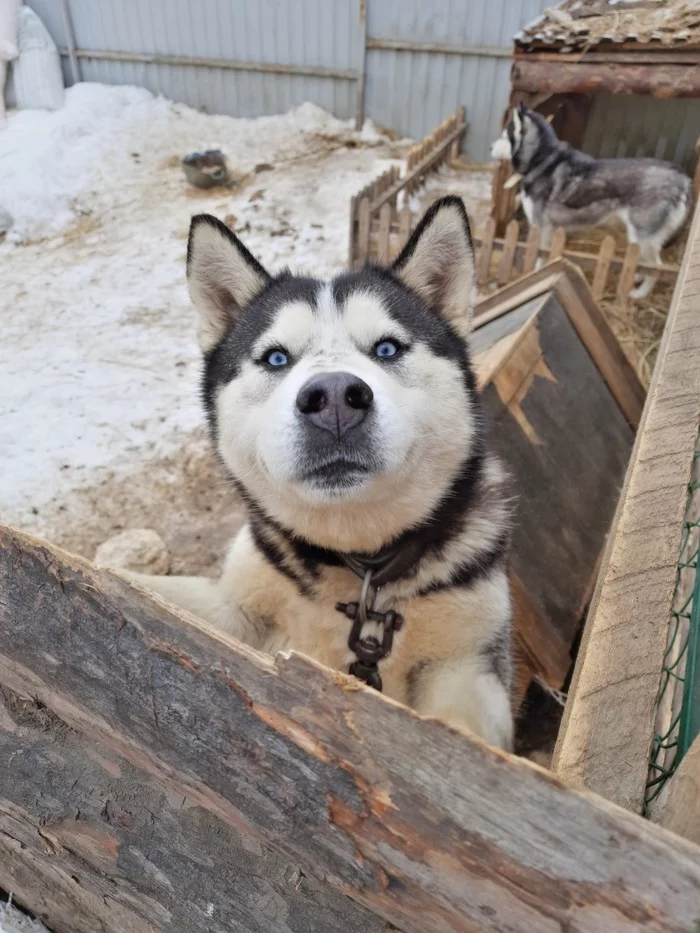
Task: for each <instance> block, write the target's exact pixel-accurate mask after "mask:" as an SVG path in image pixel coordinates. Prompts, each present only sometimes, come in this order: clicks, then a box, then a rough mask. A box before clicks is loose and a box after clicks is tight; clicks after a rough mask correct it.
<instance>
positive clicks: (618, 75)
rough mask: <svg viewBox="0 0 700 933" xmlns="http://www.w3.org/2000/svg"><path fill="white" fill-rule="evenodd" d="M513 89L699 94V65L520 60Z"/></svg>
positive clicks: (525, 90)
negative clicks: (553, 62)
mask: <svg viewBox="0 0 700 933" xmlns="http://www.w3.org/2000/svg"><path fill="white" fill-rule="evenodd" d="M511 81H512V88H513V91H514V92H521V93H523V92H524V93H527V94H535V93H537V94H543V93H544V94H600V93H602V92H607V93H609V94H644V95H647V96H651V97H661V98H670V97H700V69H699V68H698V67H697V65H618V64H616V63H614V62H610V63H607V64H606V63H604V62H600V63H596V64H590V65H587V64H576V63H575V62H562V63H561V64H558V65H553V64H552V63H551V62H548V61H544V62H543V61H529V60H526V59H518V60H517V61H515V62H514V63H513V68H512V71H511Z"/></svg>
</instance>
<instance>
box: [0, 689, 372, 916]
mask: <svg viewBox="0 0 700 933" xmlns="http://www.w3.org/2000/svg"><path fill="white" fill-rule="evenodd" d="M0 761H1V762H2V767H3V770H2V778H1V779H0V887H2V888H4V889H5V890H8V891H12V893H13V895H14V897H15V899H16V900H17V901H18V902H19V903H25V904H28V905H30V906H31V907H32V910H33V911H35V912H36V913H37V914H39V915H40V916H41V917H42V918H43V919H44V920H45V921H46V922H47V923H48V924H49V926H50V928H51V929H52V930H53V931H54V933H95V931H96V930H100V931H101V933H152V931H153V929H157V930H160V929H162V928H166V929H167V930H168V931H169V933H192V931H194V930H197V931H204V930H206V933H229V931H230V930H231V929H232V922H233V920H234V919H235V929H236V931H241V933H243V931H245V933H280V931H282V930H283V931H285V933H308V931H309V930H323V931H326V930H328V931H331V930H342V931H343V933H349V931H352V933H383V931H384V930H385V923H384V921H383V920H381V919H380V918H379V917H377V916H376V915H374V914H371V913H370V912H369V911H367V910H365V909H364V908H362V907H361V906H360V905H359V904H357V903H355V902H354V901H352V900H350V898H348V897H346V896H345V895H343V894H341V893H340V892H339V891H337V890H335V889H334V888H333V887H331V886H330V885H326V884H322V883H320V882H319V881H318V880H316V879H314V878H313V877H312V876H311V875H309V874H308V873H305V872H303V871H302V870H301V869H300V867H299V865H298V864H297V863H295V862H293V861H290V860H289V859H286V858H284V857H282V856H279V855H277V854H276V853H275V852H273V851H272V850H271V849H270V848H269V847H268V846H263V845H261V844H260V842H259V841H258V840H257V839H256V838H255V837H254V836H252V835H249V834H245V833H242V832H240V831H238V830H237V829H234V828H233V827H231V826H230V825H229V824H228V823H227V822H226V821H225V820H223V819H222V818H221V817H220V816H218V815H216V814H215V813H212V812H211V811H210V810H208V809H206V808H205V807H202V806H200V805H198V804H197V803H196V802H194V801H193V800H191V799H189V798H188V797H187V796H186V795H184V794H182V793H180V792H178V791H177V789H176V788H175V786H173V785H167V786H166V785H164V784H162V783H161V782H159V781H157V780H156V779H154V777H153V776H151V775H150V774H148V773H147V772H145V771H143V770H139V769H138V768H135V767H134V766H133V765H132V764H130V762H129V761H127V760H126V759H125V758H123V757H122V756H120V755H118V754H115V753H114V752H113V751H112V750H110V749H109V748H106V747H104V746H99V745H97V744H96V743H95V742H94V741H93V740H92V739H89V738H86V737H85V736H83V735H81V734H80V733H79V732H76V731H75V730H73V729H71V728H69V727H68V726H67V725H66V724H65V723H64V722H63V721H62V720H60V719H59V718H58V717H57V716H55V714H53V713H51V712H50V711H49V710H48V709H47V708H46V707H42V705H41V704H40V703H38V702H37V701H35V700H32V699H30V698H24V699H23V698H21V697H20V696H18V695H17V694H15V693H12V692H11V691H8V690H6V689H4V688H0Z"/></svg>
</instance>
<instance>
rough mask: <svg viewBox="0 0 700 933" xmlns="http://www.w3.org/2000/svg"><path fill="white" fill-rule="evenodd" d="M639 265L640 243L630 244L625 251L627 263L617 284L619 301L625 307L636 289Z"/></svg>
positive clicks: (624, 263)
mask: <svg viewBox="0 0 700 933" xmlns="http://www.w3.org/2000/svg"><path fill="white" fill-rule="evenodd" d="M638 265H639V243H630V244H629V245H628V246H627V250H626V251H625V261H624V262H623V264H622V271H621V272H620V278H619V281H618V283H617V300H618V301H619V302H620V304H621V305H622V306H623V307H624V306H625V305H626V304H627V302H628V301H629V296H630V290H631V289H632V288H633V287H634V278H635V275H636V274H637V266H638Z"/></svg>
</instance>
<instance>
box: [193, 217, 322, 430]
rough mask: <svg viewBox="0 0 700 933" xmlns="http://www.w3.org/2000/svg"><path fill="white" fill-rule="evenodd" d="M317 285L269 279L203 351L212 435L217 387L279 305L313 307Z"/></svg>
mask: <svg viewBox="0 0 700 933" xmlns="http://www.w3.org/2000/svg"><path fill="white" fill-rule="evenodd" d="M226 229H228V228H226ZM229 233H230V231H229ZM320 287H321V283H320V282H319V281H318V280H317V279H312V278H302V277H300V276H295V275H292V274H291V273H290V272H283V273H281V274H280V275H278V276H277V277H276V278H274V279H272V280H271V281H269V282H268V284H267V285H266V286H265V287H264V288H263V290H262V291H261V292H260V293H259V294H258V295H256V297H255V298H254V299H253V300H252V301H251V302H250V304H249V305H247V306H246V307H245V308H244V309H243V310H242V311H241V313H240V315H239V317H238V319H237V320H236V322H235V323H234V324H233V326H232V328H231V330H230V331H229V332H228V333H227V334H225V336H224V337H223V338H222V340H221V341H220V342H219V343H218V344H217V345H216V346H215V347H214V348H213V349H212V350H210V351H209V353H207V354H205V356H204V371H203V373H202V384H201V385H202V401H203V402H204V408H205V411H206V413H207V417H208V419H209V424H210V427H211V430H212V433H213V435H214V438H215V437H216V404H215V398H216V393H217V390H218V389H219V388H220V387H221V386H223V385H226V384H227V383H229V382H231V380H232V379H235V378H236V376H237V375H238V372H239V371H240V367H241V363H242V362H243V361H244V360H247V359H250V357H251V352H252V349H253V346H254V345H255V343H256V342H257V341H258V339H259V338H260V337H261V335H262V334H264V333H265V331H266V330H267V329H268V328H269V327H270V325H271V324H272V322H273V321H274V319H275V316H276V315H277V312H278V311H279V309H280V307H281V306H282V305H284V304H287V303H289V302H292V301H303V302H305V303H306V304H309V305H310V306H311V307H312V308H315V307H316V299H317V297H318V291H319V289H320Z"/></svg>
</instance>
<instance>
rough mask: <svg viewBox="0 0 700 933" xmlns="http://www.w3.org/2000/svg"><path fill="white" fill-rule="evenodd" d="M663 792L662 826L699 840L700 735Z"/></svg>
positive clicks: (660, 821)
mask: <svg viewBox="0 0 700 933" xmlns="http://www.w3.org/2000/svg"><path fill="white" fill-rule="evenodd" d="M662 795H663V798H664V800H663V804H662V806H661V813H660V815H659V819H658V822H659V825H661V826H665V827H666V829H670V830H671V832H673V833H677V834H678V835H679V836H683V838H684V839H690V840H691V841H692V842H697V843H700V736H698V737H697V738H696V739H695V741H694V742H693V744H692V745H691V746H690V748H689V749H688V751H687V752H686V753H685V755H684V756H683V760H682V761H681V763H680V764H679V766H678V770H677V771H676V773H675V774H674V775H673V777H672V778H671V779H670V781H669V782H668V784H667V785H666V787H665V788H664V789H663V791H662Z"/></svg>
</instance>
